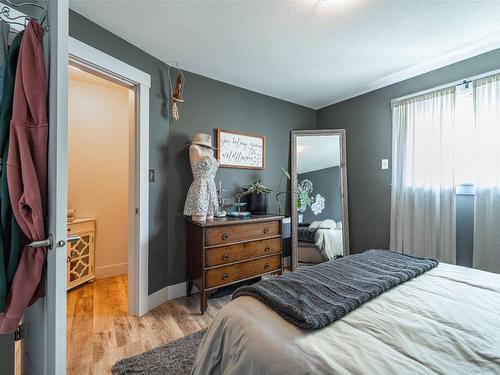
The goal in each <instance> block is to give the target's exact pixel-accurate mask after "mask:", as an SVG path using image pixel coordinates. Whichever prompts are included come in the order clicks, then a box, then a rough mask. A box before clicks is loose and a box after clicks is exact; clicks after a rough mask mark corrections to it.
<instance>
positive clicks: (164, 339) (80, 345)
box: [67, 275, 231, 375]
mask: <svg viewBox="0 0 500 375" xmlns="http://www.w3.org/2000/svg"><path fill="white" fill-rule="evenodd" d="M230 298H231V297H230V295H228V296H225V297H221V298H217V299H209V300H208V310H207V311H206V312H205V315H203V316H201V315H199V306H198V301H199V298H198V296H197V295H196V294H195V295H193V296H192V297H190V298H188V297H181V298H177V299H175V300H171V301H167V302H166V303H164V304H162V305H160V306H158V307H157V308H155V309H154V310H152V311H150V312H149V313H147V314H146V315H144V316H142V317H135V316H128V315H127V276H126V275H122V276H115V277H110V278H107V279H100V280H96V281H95V282H93V283H90V284H86V285H83V286H81V287H78V288H75V289H74V290H72V291H70V292H69V293H68V308H67V319H68V320H67V323H68V326H67V343H68V349H67V350H68V352H67V353H68V354H67V373H68V374H69V375H71V374H78V375H83V374H92V375H100V374H109V373H111V367H112V366H113V365H114V363H115V362H116V361H118V360H120V359H122V358H125V357H129V356H132V355H135V354H139V353H142V352H144V351H146V350H149V349H152V348H155V347H157V346H159V345H162V344H166V343H168V342H170V341H172V340H175V339H178V338H181V337H183V336H185V335H188V334H190V333H192V332H196V331H199V330H200V329H203V328H205V327H207V326H208V325H209V324H210V323H211V322H212V319H213V318H214V316H215V314H216V313H217V311H219V310H220V309H221V308H222V307H223V306H224V305H225V304H226V303H228V302H229V301H230Z"/></svg>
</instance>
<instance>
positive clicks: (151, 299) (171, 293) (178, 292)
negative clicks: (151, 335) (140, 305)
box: [148, 282, 198, 311]
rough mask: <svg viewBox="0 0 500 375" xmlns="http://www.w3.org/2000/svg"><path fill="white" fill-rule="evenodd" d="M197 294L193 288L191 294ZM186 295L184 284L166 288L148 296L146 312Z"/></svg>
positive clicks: (194, 287) (196, 290)
mask: <svg viewBox="0 0 500 375" xmlns="http://www.w3.org/2000/svg"><path fill="white" fill-rule="evenodd" d="M196 292H198V289H197V288H196V286H193V293H196ZM185 295H186V283H185V282H184V283H179V284H174V285H169V286H166V287H165V288H162V289H160V290H158V291H156V292H154V293H153V294H150V295H149V296H148V311H149V310H153V309H154V308H155V307H157V306H160V305H161V304H162V303H165V302H167V301H168V300H171V299H175V298H179V297H184V296H185Z"/></svg>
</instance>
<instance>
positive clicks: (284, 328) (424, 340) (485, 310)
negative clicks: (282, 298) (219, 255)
mask: <svg viewBox="0 0 500 375" xmlns="http://www.w3.org/2000/svg"><path fill="white" fill-rule="evenodd" d="M192 373H193V374H228V375H229V374H238V375H243V374H258V375H271V374H479V373H480V374H500V275H497V274H491V273H487V272H483V271H479V270H474V269H469V268H464V267H459V266H453V265H449V264H442V263H441V264H439V265H438V266H437V267H436V268H434V269H431V270H429V271H427V272H426V273H424V274H423V275H421V276H418V277H416V278H415V279H412V280H410V281H407V282H406V283H403V284H401V285H399V286H397V287H394V288H392V289H390V290H388V291H387V292H385V293H383V294H381V295H380V296H378V297H376V298H375V299H373V300H371V301H369V302H367V303H365V304H363V305H361V306H360V307H358V308H357V309H355V310H354V311H352V312H350V313H349V314H347V315H346V316H344V317H343V318H341V319H340V320H337V321H336V322H334V323H332V324H330V325H329V326H327V327H325V328H322V329H319V330H315V331H305V330H301V329H299V328H296V327H295V326H294V325H292V324H290V323H288V322H287V321H285V320H284V319H283V318H281V317H280V316H279V315H278V314H277V313H275V312H274V311H273V310H271V309H270V308H269V307H267V306H266V305H264V304H263V303H261V302H259V301H258V300H257V299H255V298H252V297H239V298H236V299H235V300H233V301H232V302H230V303H229V304H227V305H226V306H225V307H224V308H223V309H222V310H221V311H220V312H219V313H218V315H217V316H216V317H215V319H214V322H213V323H212V325H211V327H210V328H209V330H208V331H207V333H206V335H205V337H204V339H203V341H202V343H201V345H200V348H199V351H198V353H197V356H196V360H195V363H194V367H193V371H192Z"/></svg>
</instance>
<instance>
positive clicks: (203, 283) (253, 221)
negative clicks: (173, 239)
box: [186, 215, 283, 314]
mask: <svg viewBox="0 0 500 375" xmlns="http://www.w3.org/2000/svg"><path fill="white" fill-rule="evenodd" d="M282 218H283V216H275V215H252V216H250V217H249V218H245V219H237V218H229V217H228V218H223V219H213V220H207V221H203V222H197V221H193V220H191V219H190V218H186V221H187V224H186V234H187V241H186V244H187V256H186V258H187V284H186V288H187V290H186V294H187V295H188V296H190V295H191V291H192V288H193V285H195V286H196V287H197V288H198V290H199V291H200V310H201V313H202V314H203V313H204V312H205V310H206V309H207V294H208V293H209V292H211V291H215V290H216V289H217V288H220V287H223V286H226V285H230V284H234V283H237V282H239V281H244V280H248V279H252V278H255V277H258V276H262V275H266V274H281V273H282V272H283V254H282V240H281V219H282Z"/></svg>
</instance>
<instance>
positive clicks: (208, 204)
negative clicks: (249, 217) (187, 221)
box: [184, 133, 219, 221]
mask: <svg viewBox="0 0 500 375" xmlns="http://www.w3.org/2000/svg"><path fill="white" fill-rule="evenodd" d="M214 149H215V147H213V146H212V137H211V136H210V135H208V134H204V133H196V134H195V135H194V136H193V140H192V141H191V144H190V145H189V161H190V163H191V169H192V171H193V177H194V181H193V183H192V184H191V186H190V188H189V191H188V195H187V198H186V204H185V206H184V215H189V216H191V219H192V220H195V221H205V220H207V219H213V218H214V214H215V213H217V210H218V200H217V189H216V187H215V174H216V172H217V168H218V166H219V163H218V161H217V160H216V159H215V157H214Z"/></svg>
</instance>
